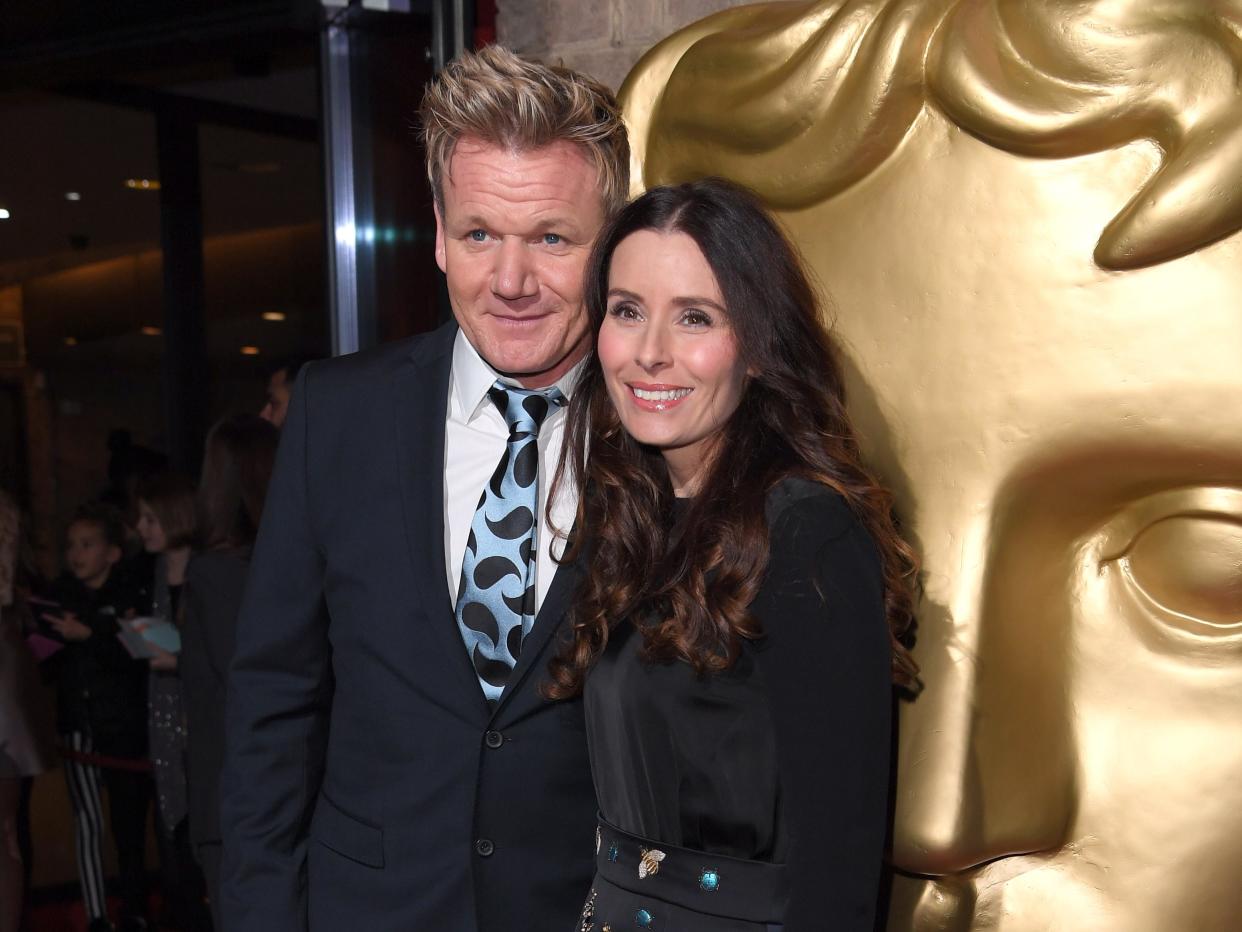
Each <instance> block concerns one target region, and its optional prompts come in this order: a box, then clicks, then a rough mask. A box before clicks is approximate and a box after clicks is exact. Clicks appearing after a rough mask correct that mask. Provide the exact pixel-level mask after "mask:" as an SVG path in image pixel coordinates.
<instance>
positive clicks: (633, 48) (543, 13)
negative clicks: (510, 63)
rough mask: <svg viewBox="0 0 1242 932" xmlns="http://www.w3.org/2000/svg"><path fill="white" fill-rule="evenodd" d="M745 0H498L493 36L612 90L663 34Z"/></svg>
mask: <svg viewBox="0 0 1242 932" xmlns="http://www.w3.org/2000/svg"><path fill="white" fill-rule="evenodd" d="M742 2H743V0H499V3H498V9H497V20H496V38H497V41H499V42H500V43H501V44H502V45H506V46H508V47H509V48H511V49H513V50H514V51H516V52H518V53H520V54H522V55H526V56H528V57H530V58H538V59H541V60H544V61H559V62H562V63H563V64H565V65H568V66H569V67H571V68H577V69H579V70H581V71H585V72H586V73H587V74H589V75H591V76H592V77H594V78H596V79H597V80H599V81H602V82H604V83H605V84H607V85H608V86H609V87H611V88H613V89H614V90H616V89H617V88H619V87H620V86H621V81H622V80H623V79H624V78H625V76H626V74H627V73H628V72H629V70H630V68H631V67H633V65H634V63H635V62H636V61H638V59H639V56H641V55H642V54H643V52H645V51H647V49H649V48H651V46H653V45H655V43H657V42H659V41H660V40H661V39H663V38H664V37H665V36H668V35H669V34H670V33H673V32H675V31H677V30H678V29H680V28H681V27H682V26H685V25H686V24H687V23H692V22H694V21H695V20H697V19H702V18H703V17H704V16H707V15H708V14H710V13H715V12H716V11H717V10H723V9H725V8H726V7H731V6H740V5H741V3H742Z"/></svg>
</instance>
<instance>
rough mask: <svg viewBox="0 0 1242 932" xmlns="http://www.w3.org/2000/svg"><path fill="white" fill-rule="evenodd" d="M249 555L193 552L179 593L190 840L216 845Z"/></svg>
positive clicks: (220, 551) (180, 668)
mask: <svg viewBox="0 0 1242 932" xmlns="http://www.w3.org/2000/svg"><path fill="white" fill-rule="evenodd" d="M249 557H250V552H249V549H245V550H217V551H209V552H207V553H197V554H195V555H194V558H193V559H192V560H191V561H190V566H189V569H188V570H187V572H186V585H185V590H184V592H183V593H182V597H181V598H182V604H183V605H184V606H185V611H184V614H183V616H182V622H181V656H180V659H179V663H178V671H179V672H180V674H181V690H182V695H183V697H184V702H185V714H186V721H187V724H188V727H189V740H188V741H187V755H186V756H187V758H188V759H187V762H186V779H187V781H188V783H189V807H190V811H189V814H190V823H189V824H190V841H191V842H192V843H193V844H195V845H201V844H205V843H208V842H219V841H220V766H221V764H222V763H223V762H224V681H225V675H226V674H227V673H228V668H229V661H230V660H231V659H232V657H233V644H234V641H235V640H236V635H237V615H238V612H239V611H240V610H241V601H242V591H243V589H244V588H245V585H246V572H247V570H248V569H249V567H250V561H249Z"/></svg>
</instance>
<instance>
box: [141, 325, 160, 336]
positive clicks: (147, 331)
mask: <svg viewBox="0 0 1242 932" xmlns="http://www.w3.org/2000/svg"><path fill="white" fill-rule="evenodd" d="M163 332H164V331H163V330H161V329H160V328H159V327H150V326H147V327H143V328H142V335H143V336H147V337H158V336H159V335H160V334H161V333H163Z"/></svg>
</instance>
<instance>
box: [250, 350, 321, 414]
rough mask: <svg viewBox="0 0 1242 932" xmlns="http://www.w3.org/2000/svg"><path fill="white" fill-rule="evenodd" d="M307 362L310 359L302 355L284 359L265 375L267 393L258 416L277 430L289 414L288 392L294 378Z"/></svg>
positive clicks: (291, 389)
mask: <svg viewBox="0 0 1242 932" xmlns="http://www.w3.org/2000/svg"><path fill="white" fill-rule="evenodd" d="M308 362H310V360H309V359H306V358H305V357H302V356H298V357H295V358H293V359H286V360H284V361H283V362H281V363H280V364H279V365H277V366H276V368H275V369H273V370H272V371H271V373H270V374H269V375H268V377H267V394H266V395H265V396H264V402H263V408H262V409H261V410H260V411H259V417H261V418H263V420H265V421H267V422H268V423H269V424H271V425H272V426H273V427H275V428H276V429H277V430H280V428H281V427H283V426H284V423H285V418H286V417H287V416H288V415H289V394H290V392H292V391H293V382H294V379H296V378H297V377H298V373H299V372H301V371H302V367H303V366H304V365H306V364H307V363H308Z"/></svg>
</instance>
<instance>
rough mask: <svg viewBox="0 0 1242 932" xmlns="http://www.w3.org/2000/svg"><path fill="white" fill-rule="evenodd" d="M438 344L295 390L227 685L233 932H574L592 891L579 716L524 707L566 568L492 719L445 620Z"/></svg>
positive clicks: (391, 348)
mask: <svg viewBox="0 0 1242 932" xmlns="http://www.w3.org/2000/svg"><path fill="white" fill-rule="evenodd" d="M455 332H456V330H455V327H453V326H446V327H443V328H441V329H440V330H438V331H436V332H435V333H433V334H429V335H427V336H425V337H418V338H415V339H413V340H407V341H402V342H399V343H394V344H390V345H388V346H384V347H380V348H379V349H377V350H373V351H369V352H367V353H360V354H357V355H354V356H345V357H341V358H338V359H332V360H327V361H325V362H320V363H312V364H310V365H308V366H307V367H305V368H304V369H303V371H302V373H301V375H300V376H299V378H298V381H297V384H296V386H295V388H294V392H293V399H292V402H291V404H290V408H289V417H288V420H287V421H286V422H285V425H284V429H283V431H282V436H281V444H280V451H279V453H278V455H277V461H276V470H275V474H274V477H273V479H272V484H271V487H270V490H269V492H268V497H267V505H266V510H265V513H264V516H263V525H262V528H261V529H260V531H259V538H258V541H257V543H256V545H255V551H254V559H253V562H252V564H251V571H250V578H249V581H248V583H247V590H246V596H245V599H244V601H243V606H242V612H241V618H240V621H239V624H238V630H237V647H236V653H235V656H234V659H233V663H232V666H231V668H230V671H229V679H228V699H227V706H228V707H227V715H226V721H227V734H226V741H225V743H226V751H225V764H224V772H223V774H222V777H221V781H222V782H221V800H220V823H221V824H220V827H221V834H222V836H223V845H224V863H223V868H222V879H221V880H222V893H221V905H222V910H223V915H224V921H225V926H226V927H227V928H228V929H229V930H230V932H282V930H305V929H311V930H318V929H322V930H331V932H340V930H348V929H366V930H367V932H390V930H391V932H398V930H400V932H410V930H415V929H418V930H423V929H445V930H452V932H475V930H480V932H521V930H524V929H530V930H544V929H568V928H572V927H573V926H574V923H575V921H576V920H577V917H578V913H579V910H580V908H581V905H582V902H583V900H584V899H585V897H586V895H587V892H588V889H589V885H590V878H591V874H592V868H593V859H594V849H595V800H594V793H593V791H592V785H591V776H590V767H589V762H588V759H587V749H586V738H585V725H584V722H583V715H582V705H581V702H580V701H575V702H568V703H550V702H547V701H545V700H544V699H542V698H541V697H540V696H539V695H538V693H537V691H536V687H537V684H538V682H539V681H540V680H541V679H542V677H543V676H544V674H545V670H546V666H547V661H548V659H549V657H550V654H551V645H552V644H554V643H555V641H556V638H555V637H554V635H555V634H556V633H557V632H558V631H560V630H562V627H563V619H564V613H565V610H566V607H567V606H568V603H569V599H570V596H571V593H572V591H573V589H574V587H575V585H576V582H577V573H576V572H575V571H574V570H573V568H571V567H568V566H563V567H560V568H559V570H558V571H557V574H556V576H555V578H554V579H553V581H552V585H551V589H550V591H549V592H548V594H547V596H546V598H545V599H544V602H543V605H542V606H541V609H540V613H539V615H538V617H537V618H536V620H535V625H534V628H533V629H532V631H531V633H530V634H529V635H528V636H527V638H526V641H525V643H524V646H523V648H522V654H521V658H520V660H519V663H518V666H517V668H516V669H515V670H514V672H513V674H512V676H511V677H510V680H509V685H508V687H507V689H506V691H505V693H504V694H503V695H502V696H501V699H500V701H499V703H498V704H497V707H496V708H495V709H494V710H493V709H492V708H490V707H489V705H488V703H487V700H486V699H485V698H484V696H483V691H482V689H481V688H480V687H479V683H478V680H477V678H476V676H475V673H474V668H473V666H472V664H471V662H470V659H469V657H468V655H467V652H466V648H465V646H464V645H463V643H462V639H461V635H460V632H459V631H458V628H457V623H456V620H455V618H454V615H453V608H452V605H451V604H450V601H449V595H448V587H447V582H446V579H445V575H446V573H445V557H444V528H443V523H444V522H443V507H444V506H443V489H444V471H445V469H446V468H448V469H452V468H453V464H451V463H449V464H445V462H444V426H445V412H446V405H447V397H448V384H449V367H450V361H451V358H452V345H453V338H454V335H455ZM548 465H549V464H545V466H544V468H548Z"/></svg>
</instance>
